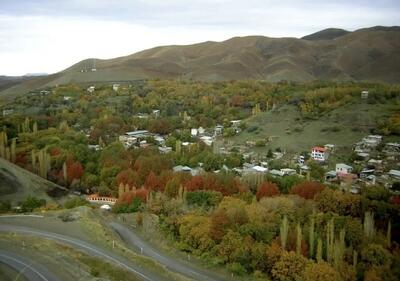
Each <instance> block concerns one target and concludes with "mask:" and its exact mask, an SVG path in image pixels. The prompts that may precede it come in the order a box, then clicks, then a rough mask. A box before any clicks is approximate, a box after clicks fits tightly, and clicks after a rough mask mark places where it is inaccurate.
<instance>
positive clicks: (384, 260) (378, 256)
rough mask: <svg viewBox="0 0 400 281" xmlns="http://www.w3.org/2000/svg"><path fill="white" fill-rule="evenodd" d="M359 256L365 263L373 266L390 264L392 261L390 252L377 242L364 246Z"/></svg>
mask: <svg viewBox="0 0 400 281" xmlns="http://www.w3.org/2000/svg"><path fill="white" fill-rule="evenodd" d="M361 257H362V259H363V261H364V262H366V263H367V264H369V265H375V266H381V265H390V264H391V261H392V255H391V254H390V252H389V251H388V250H386V249H384V248H383V247H382V246H381V245H378V244H369V245H368V246H366V247H365V248H364V249H363V250H362V252H361Z"/></svg>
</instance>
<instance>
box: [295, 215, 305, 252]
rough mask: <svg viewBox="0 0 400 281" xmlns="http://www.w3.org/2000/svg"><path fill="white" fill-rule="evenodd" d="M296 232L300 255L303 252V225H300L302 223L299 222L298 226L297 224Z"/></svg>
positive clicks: (297, 247)
mask: <svg viewBox="0 0 400 281" xmlns="http://www.w3.org/2000/svg"><path fill="white" fill-rule="evenodd" d="M296 233H297V238H296V254H298V255H300V254H301V241H302V240H303V238H302V233H301V226H300V223H297V226H296Z"/></svg>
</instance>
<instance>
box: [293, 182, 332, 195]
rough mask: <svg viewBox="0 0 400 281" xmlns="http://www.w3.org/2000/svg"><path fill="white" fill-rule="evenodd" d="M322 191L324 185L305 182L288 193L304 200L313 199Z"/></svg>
mask: <svg viewBox="0 0 400 281" xmlns="http://www.w3.org/2000/svg"><path fill="white" fill-rule="evenodd" d="M324 189H325V185H323V184H321V183H319V182H315V181H306V182H302V183H299V184H297V185H295V186H293V187H292V189H291V190H290V193H291V194H296V195H298V196H300V197H303V198H305V199H313V198H314V197H315V195H317V194H319V193H320V192H321V191H322V190H324Z"/></svg>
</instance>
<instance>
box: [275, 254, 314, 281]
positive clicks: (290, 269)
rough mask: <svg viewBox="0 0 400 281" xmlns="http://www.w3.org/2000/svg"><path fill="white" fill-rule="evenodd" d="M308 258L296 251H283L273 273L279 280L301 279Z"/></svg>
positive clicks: (296, 280)
mask: <svg viewBox="0 0 400 281" xmlns="http://www.w3.org/2000/svg"><path fill="white" fill-rule="evenodd" d="M307 263H308V260H307V259H306V258H305V257H303V256H302V255H298V254H296V253H295V252H283V254H282V256H281V258H280V259H279V261H278V262H277V263H275V265H274V267H273V269H272V271H271V273H272V277H273V278H274V280H277V281H298V280H301V277H302V276H303V272H304V270H305V267H306V265H307Z"/></svg>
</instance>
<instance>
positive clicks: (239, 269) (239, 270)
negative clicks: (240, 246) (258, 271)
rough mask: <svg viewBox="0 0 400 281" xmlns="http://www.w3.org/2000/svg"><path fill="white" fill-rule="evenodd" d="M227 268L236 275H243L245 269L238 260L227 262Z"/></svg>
mask: <svg viewBox="0 0 400 281" xmlns="http://www.w3.org/2000/svg"><path fill="white" fill-rule="evenodd" d="M228 270H229V271H231V272H232V273H233V274H235V275H238V276H243V275H245V274H246V269H245V268H244V267H243V266H242V265H241V264H240V263H238V262H234V263H231V264H228Z"/></svg>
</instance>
